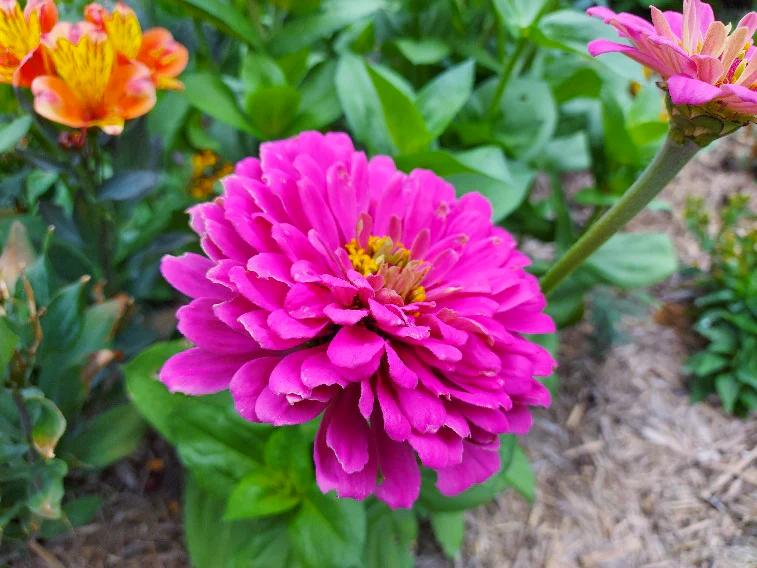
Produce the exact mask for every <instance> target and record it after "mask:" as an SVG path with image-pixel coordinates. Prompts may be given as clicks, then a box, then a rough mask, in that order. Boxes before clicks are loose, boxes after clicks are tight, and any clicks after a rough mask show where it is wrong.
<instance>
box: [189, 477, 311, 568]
mask: <svg viewBox="0 0 757 568" xmlns="http://www.w3.org/2000/svg"><path fill="white" fill-rule="evenodd" d="M224 508H225V503H224V499H222V498H219V497H216V496H214V495H212V494H210V493H208V492H206V491H204V490H203V489H202V487H201V486H200V485H199V484H198V483H197V481H196V480H195V479H194V478H193V477H192V475H191V474H190V475H189V476H188V478H187V482H186V485H185V487H184V534H185V540H186V543H187V549H188V550H189V556H190V558H191V560H192V566H194V567H195V568H273V567H279V566H281V567H286V568H299V567H300V564H299V563H297V562H295V561H294V559H292V558H291V552H290V547H289V543H288V540H287V530H286V525H285V524H284V523H283V522H282V521H278V520H271V519H266V520H264V521H263V522H258V521H253V520H249V521H224V520H223V513H224Z"/></svg>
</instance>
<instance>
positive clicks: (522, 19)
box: [494, 0, 546, 33]
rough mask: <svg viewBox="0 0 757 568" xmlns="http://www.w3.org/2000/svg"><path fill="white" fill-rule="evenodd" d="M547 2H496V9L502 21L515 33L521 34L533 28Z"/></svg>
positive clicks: (511, 0)
mask: <svg viewBox="0 0 757 568" xmlns="http://www.w3.org/2000/svg"><path fill="white" fill-rule="evenodd" d="M545 3H546V0H535V1H534V0H494V8H495V10H496V11H497V15H498V16H499V18H500V21H501V22H502V23H503V24H504V25H505V26H507V27H508V28H509V29H510V30H511V31H513V32H521V33H522V31H523V30H525V29H527V28H529V27H530V26H531V24H533V23H534V21H535V20H536V17H537V16H538V15H539V12H540V11H541V9H542V7H543V6H544V4H545Z"/></svg>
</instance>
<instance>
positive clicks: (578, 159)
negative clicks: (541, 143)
mask: <svg viewBox="0 0 757 568" xmlns="http://www.w3.org/2000/svg"><path fill="white" fill-rule="evenodd" d="M539 161H540V162H542V163H543V164H545V165H546V166H547V167H548V168H549V169H551V170H557V171H559V172H580V171H584V170H588V169H589V168H590V167H591V149H590V148H589V139H588V136H587V135H586V133H585V132H576V133H575V134H571V135H569V136H561V137H559V138H553V139H552V140H550V141H549V142H548V143H547V145H546V146H545V147H544V152H543V154H542V156H541V158H540V160H539Z"/></svg>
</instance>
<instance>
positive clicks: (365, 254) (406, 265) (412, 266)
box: [344, 236, 431, 303]
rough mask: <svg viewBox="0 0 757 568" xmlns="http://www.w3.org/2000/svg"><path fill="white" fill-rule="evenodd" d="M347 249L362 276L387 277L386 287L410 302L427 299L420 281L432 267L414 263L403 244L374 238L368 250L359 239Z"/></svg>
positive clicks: (421, 262)
mask: <svg viewBox="0 0 757 568" xmlns="http://www.w3.org/2000/svg"><path fill="white" fill-rule="evenodd" d="M344 248H345V249H346V250H347V254H348V255H349V258H350V262H351V263H352V266H353V267H354V268H355V270H357V271H358V272H360V273H361V274H362V275H363V276H369V275H371V274H378V275H379V276H381V277H383V278H384V287H385V288H391V289H392V290H394V291H395V292H397V293H398V294H399V295H400V296H401V297H402V298H403V299H404V300H405V301H407V302H410V303H413V302H422V301H424V300H425V299H426V290H425V288H424V287H423V286H421V282H422V281H423V278H425V276H426V274H428V271H429V270H430V268H431V267H430V266H429V265H428V263H427V262H424V261H422V260H413V259H412V258H411V257H410V251H409V250H408V249H407V248H405V247H404V246H403V245H402V243H400V242H397V243H395V242H394V241H393V240H392V239H391V238H390V237H387V236H383V237H378V236H371V237H368V246H366V247H365V248H363V247H362V246H360V244H359V243H358V241H357V239H352V240H351V241H350V242H348V243H347V244H346V245H345V246H344Z"/></svg>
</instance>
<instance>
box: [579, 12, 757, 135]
mask: <svg viewBox="0 0 757 568" xmlns="http://www.w3.org/2000/svg"><path fill="white" fill-rule="evenodd" d="M651 10H652V23H651V24H650V23H649V22H647V21H646V20H644V19H642V18H639V17H638V16H634V15H633V14H627V13H622V14H616V13H615V12H613V11H612V10H609V9H608V8H602V7H594V8H590V9H589V10H588V13H589V14H590V15H592V16H596V17H597V18H600V19H602V20H604V21H605V22H606V23H608V24H610V25H611V26H613V27H614V28H615V29H616V30H617V31H618V33H619V35H620V36H621V37H624V38H627V39H628V40H630V43H631V45H624V44H620V43H615V42H612V41H608V40H604V39H598V40H594V41H592V42H591V43H590V44H589V53H590V54H591V55H593V56H597V55H601V54H603V53H608V52H615V51H617V52H620V53H624V54H625V55H627V56H629V57H630V58H632V59H634V60H635V61H638V62H639V63H641V64H642V65H646V66H647V67H649V68H650V69H653V70H654V71H657V72H658V73H659V74H660V75H661V76H662V78H663V80H664V81H665V82H666V84H667V90H668V92H669V93H670V99H671V101H672V102H673V104H675V105H695V106H700V105H705V104H708V103H711V102H714V103H717V104H718V105H719V106H720V107H721V108H723V109H725V110H727V111H730V112H733V113H736V114H738V115H746V116H745V117H744V118H745V119H747V120H748V119H750V118H753V117H754V115H755V114H757V50H755V48H754V46H753V45H752V36H753V35H754V32H755V30H756V29H757V13H755V12H749V13H748V14H747V15H746V16H744V17H743V18H742V19H741V21H740V22H739V24H738V25H737V26H736V28H735V29H733V30H731V25H730V24H729V25H728V26H726V25H725V24H723V22H719V21H715V18H714V16H713V13H712V8H711V7H710V6H709V4H706V3H704V2H701V1H700V0H683V14H681V13H680V12H661V11H660V10H658V9H657V8H655V7H654V6H652V7H651Z"/></svg>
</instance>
